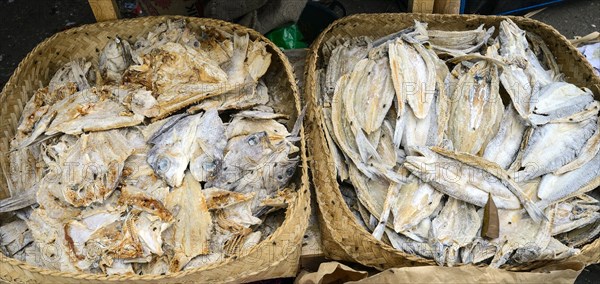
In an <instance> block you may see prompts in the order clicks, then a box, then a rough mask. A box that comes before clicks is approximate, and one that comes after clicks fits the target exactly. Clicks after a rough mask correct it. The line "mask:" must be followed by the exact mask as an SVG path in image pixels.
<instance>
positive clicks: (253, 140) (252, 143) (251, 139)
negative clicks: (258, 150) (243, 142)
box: [248, 136, 258, 146]
mask: <svg viewBox="0 0 600 284" xmlns="http://www.w3.org/2000/svg"><path fill="white" fill-rule="evenodd" d="M256 140H257V138H256V136H252V137H250V138H249V139H248V144H249V145H251V146H254V145H256V144H257V143H258V141H256Z"/></svg>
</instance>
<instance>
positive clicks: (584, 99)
mask: <svg viewBox="0 0 600 284" xmlns="http://www.w3.org/2000/svg"><path fill="white" fill-rule="evenodd" d="M531 100H532V103H531V104H530V106H531V107H532V110H531V114H530V116H529V121H531V122H532V123H533V124H535V125H542V124H546V123H549V122H551V121H553V120H556V119H560V118H563V117H567V116H570V115H573V114H576V113H578V112H581V111H583V110H584V109H585V107H586V106H587V105H588V104H590V103H591V102H593V101H594V97H593V94H592V93H591V91H590V90H587V89H586V90H582V89H580V88H578V87H577V86H575V85H573V84H570V83H566V82H553V83H550V84H548V85H546V86H544V87H543V88H542V89H541V90H540V92H539V96H537V95H536V96H532V98H531Z"/></svg>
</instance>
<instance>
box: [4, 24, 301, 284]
mask: <svg viewBox="0 0 600 284" xmlns="http://www.w3.org/2000/svg"><path fill="white" fill-rule="evenodd" d="M182 18H184V19H186V20H187V21H188V24H189V26H190V27H191V28H192V30H194V31H198V30H200V28H201V27H218V28H220V29H223V30H225V31H229V32H233V31H239V32H243V33H248V34H249V35H250V38H251V39H260V40H262V41H264V42H266V43H267V48H268V51H269V52H270V53H271V54H272V64H271V67H270V68H269V71H268V72H267V75H268V74H269V73H272V74H275V76H274V77H276V78H278V79H277V80H280V81H281V83H282V86H285V88H277V89H276V91H277V92H282V93H278V96H287V97H288V98H289V101H291V102H293V104H294V105H290V106H285V108H284V110H285V111H286V112H287V113H286V114H288V115H290V117H292V118H295V117H297V115H298V114H299V113H300V97H299V94H298V89H297V86H296V83H295V78H294V75H293V71H292V68H291V66H290V63H289V62H288V61H287V58H286V57H285V56H284V55H283V53H282V52H281V51H280V50H279V48H277V47H276V46H275V45H274V44H273V43H271V42H270V41H269V40H267V39H266V38H265V37H263V36H262V35H261V34H259V33H258V32H256V31H254V30H251V29H248V28H245V27H242V26H239V25H235V24H231V23H227V22H223V21H219V20H212V19H200V18H187V17H177V16H162V17H147V18H137V19H132V20H121V21H113V22H102V23H97V24H92V25H85V26H81V27H78V28H73V29H70V30H67V31H64V32H61V33H58V34H56V35H54V36H52V37H50V38H48V39H47V40H45V41H44V42H42V43H41V44H39V45H38V46H37V47H36V48H35V49H34V50H33V51H32V52H31V53H30V54H29V55H27V57H26V58H25V59H23V61H22V62H21V63H20V64H19V66H18V67H17V69H16V70H15V72H14V74H13V75H12V77H11V78H10V79H9V81H8V83H7V84H6V85H5V86H4V89H3V90H2V93H1V95H0V103H1V113H0V119H1V121H2V124H1V125H0V151H2V153H7V150H8V149H9V142H10V140H11V139H12V137H13V136H14V132H15V130H16V128H17V123H18V121H19V118H20V116H21V112H22V110H23V107H24V106H25V104H26V103H27V101H28V100H29V98H30V97H31V96H32V95H33V92H34V91H35V90H36V89H38V88H40V87H42V86H45V85H47V83H48V82H49V80H50V77H51V76H52V74H54V72H55V71H56V70H57V69H58V68H60V67H61V66H62V65H63V64H65V63H67V62H68V61H70V60H73V59H76V58H82V57H83V58H86V59H88V60H91V61H92V62H97V59H98V53H99V51H100V50H101V49H102V48H103V47H104V46H105V45H106V44H107V43H108V41H109V40H110V38H112V37H114V36H116V35H118V36H119V37H121V38H126V39H130V40H134V39H135V38H137V37H138V36H140V35H143V34H145V33H147V32H149V31H151V30H152V29H153V27H154V26H155V25H157V24H159V23H161V22H165V21H167V20H168V19H182ZM271 91H272V90H270V95H271ZM300 135H301V142H300V149H301V151H300V155H301V159H302V163H301V165H300V169H299V174H298V178H296V179H295V180H294V181H293V182H294V183H295V184H296V185H297V190H298V197H297V198H296V200H295V202H293V203H292V204H290V206H289V207H288V209H287V210H286V212H285V214H286V218H285V221H284V222H283V224H282V225H281V227H280V228H278V229H277V230H276V231H275V232H274V233H273V234H272V235H271V236H269V237H268V238H267V239H266V240H264V241H262V242H260V243H259V244H258V245H256V246H254V247H253V248H252V249H251V250H250V251H248V252H246V253H244V254H243V255H238V256H234V257H231V258H228V259H227V260H225V261H224V262H221V263H216V264H211V265H208V266H205V267H199V268H195V269H190V270H185V271H181V272H178V273H174V274H170V275H162V276H161V275H143V276H139V275H115V276H105V275H99V274H88V273H72V272H61V271H54V270H48V269H42V268H39V267H34V266H31V265H29V264H27V263H24V262H21V261H18V260H15V259H12V258H9V257H6V256H4V255H2V254H0V280H4V281H9V282H22V283H79V282H81V281H82V280H88V281H89V283H101V282H102V283H104V282H107V281H115V282H117V281H119V282H120V281H127V282H128V283H130V282H131V283H158V282H160V283H182V282H187V283H199V282H200V283H206V282H210V283H216V282H242V281H244V282H245V281H255V280H260V279H268V278H275V277H290V276H294V275H295V274H296V272H297V269H298V261H299V256H300V247H301V241H302V236H303V235H304V231H305V229H306V226H307V223H308V214H309V212H310V208H309V207H310V202H309V198H310V196H309V194H310V193H309V191H308V167H307V158H306V150H305V149H306V143H305V139H304V130H303V129H302V130H301V133H300ZM0 163H1V164H2V168H7V165H8V159H7V155H2V156H0ZM2 175H3V176H2V177H0V198H5V197H8V196H9V192H8V190H7V185H6V177H5V176H4V174H2ZM0 218H1V216H0ZM0 282H1V281H0Z"/></svg>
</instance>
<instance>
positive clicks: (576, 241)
mask: <svg viewBox="0 0 600 284" xmlns="http://www.w3.org/2000/svg"><path fill="white" fill-rule="evenodd" d="M598 234H600V221H596V222H595V223H593V224H590V225H587V226H584V227H581V228H579V229H575V230H573V231H570V232H566V233H563V234H560V235H556V236H555V237H556V238H557V239H558V240H560V242H561V243H564V244H566V245H567V246H569V247H581V246H582V245H584V244H586V243H589V242H591V241H593V239H594V237H596V236H598Z"/></svg>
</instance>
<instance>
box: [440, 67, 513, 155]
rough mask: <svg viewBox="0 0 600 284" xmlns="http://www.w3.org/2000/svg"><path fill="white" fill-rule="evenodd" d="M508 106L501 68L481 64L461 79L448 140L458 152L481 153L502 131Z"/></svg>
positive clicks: (453, 104) (450, 121)
mask: <svg viewBox="0 0 600 284" xmlns="http://www.w3.org/2000/svg"><path fill="white" fill-rule="evenodd" d="M503 110H504V105H503V104H502V99H501V98H500V93H499V82H498V68H497V67H496V66H495V65H493V64H489V63H488V62H486V61H478V62H477V63H475V65H473V67H471V68H470V69H469V70H468V71H467V73H465V74H464V75H463V76H461V78H460V79H459V82H458V86H457V87H456V91H455V93H454V94H453V95H452V96H451V98H450V117H449V120H448V137H449V139H450V140H451V141H452V143H453V145H454V147H455V148H456V150H458V151H461V152H468V153H471V154H477V153H479V152H480V151H482V150H483V149H485V146H486V145H487V143H489V141H490V140H491V139H492V138H493V137H494V135H495V133H497V132H498V128H499V127H500V121H501V119H502V113H503Z"/></svg>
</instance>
